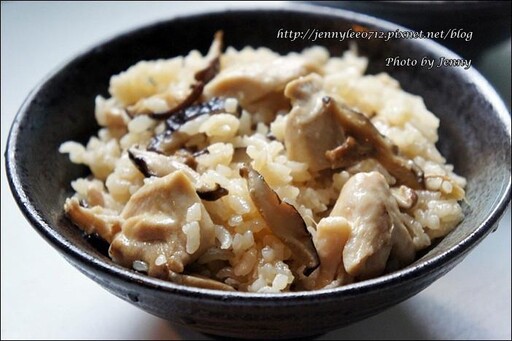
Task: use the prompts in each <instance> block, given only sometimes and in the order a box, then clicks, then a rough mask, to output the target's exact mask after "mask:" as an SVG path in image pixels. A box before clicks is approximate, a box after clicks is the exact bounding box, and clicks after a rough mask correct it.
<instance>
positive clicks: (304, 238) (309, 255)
mask: <svg viewBox="0 0 512 341" xmlns="http://www.w3.org/2000/svg"><path fill="white" fill-rule="evenodd" d="M240 175H241V176H242V177H244V178H245V179H246V180H247V184H248V186H249V193H250V196H251V199H252V201H253V202H254V205H255V206H256V207H257V209H258V211H259V212H260V214H261V216H262V217H263V219H264V220H265V222H266V223H267V225H268V227H269V228H270V230H272V232H273V233H274V234H275V235H276V236H277V237H278V238H279V239H281V240H282V241H283V243H284V244H285V245H286V246H288V248H290V250H291V251H292V253H293V255H294V256H295V257H296V259H297V260H298V261H299V262H301V264H305V265H306V268H305V270H304V274H305V275H309V274H310V273H311V272H312V271H313V270H315V269H316V268H317V267H318V266H319V265H320V260H319V257H318V253H317V251H316V249H315V246H314V244H313V240H312V237H311V235H310V234H309V232H308V230H307V227H306V223H305V222H304V219H302V217H301V215H300V214H299V212H298V211H297V210H296V209H295V207H293V206H292V205H290V204H288V203H286V202H283V201H281V199H279V196H278V195H277V193H276V192H274V191H273V190H272V188H270V186H269V185H268V184H267V183H266V181H265V179H264V178H263V176H262V175H261V174H260V173H258V172H257V171H256V170H254V169H253V168H252V167H251V166H250V165H244V166H243V167H242V168H241V169H240Z"/></svg>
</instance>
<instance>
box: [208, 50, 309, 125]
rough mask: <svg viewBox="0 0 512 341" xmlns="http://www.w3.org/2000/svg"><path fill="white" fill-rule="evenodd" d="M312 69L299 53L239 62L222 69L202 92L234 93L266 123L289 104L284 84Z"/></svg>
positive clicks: (210, 95) (212, 93)
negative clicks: (245, 62)
mask: <svg viewBox="0 0 512 341" xmlns="http://www.w3.org/2000/svg"><path fill="white" fill-rule="evenodd" d="M314 70H315V67H314V65H313V64H312V63H311V62H309V61H308V60H306V59H304V58H301V57H298V56H287V57H276V58H273V59H271V60H264V61H260V62H254V63H249V64H238V65H235V66H233V67H228V68H226V69H224V70H222V71H221V72H220V73H219V74H218V75H217V77H215V78H214V79H213V80H212V81H211V82H210V83H208V85H206V87H205V89H204V93H205V95H206V96H207V97H214V96H225V97H236V98H237V99H238V101H239V102H240V104H241V105H242V107H243V108H244V109H247V110H249V112H253V113H260V114H261V116H262V119H263V121H264V122H265V123H267V124H269V123H270V122H272V121H273V119H274V118H275V114H276V112H277V111H279V110H282V109H284V110H287V109H288V108H289V101H288V100H287V99H286V97H285V96H284V94H283V90H284V88H285V86H286V84H288V82H290V81H292V80H294V79H296V78H298V77H300V76H304V75H306V74H308V73H310V72H312V71H314ZM262 110H266V111H262Z"/></svg>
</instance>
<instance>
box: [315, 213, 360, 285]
mask: <svg viewBox="0 0 512 341" xmlns="http://www.w3.org/2000/svg"><path fill="white" fill-rule="evenodd" d="M350 233H351V227H350V224H349V222H348V221H347V220H346V219H345V218H343V217H325V218H323V219H321V220H320V222H319V223H318V225H317V227H316V233H315V237H314V238H313V242H314V243H315V248H316V250H317V252H318V257H319V258H320V267H319V268H318V270H317V273H316V274H312V275H311V276H310V277H311V278H312V280H313V281H314V283H312V284H307V285H308V287H309V289H310V290H311V289H321V288H324V287H326V286H328V285H330V284H332V283H333V281H336V286H338V285H343V284H347V283H348V282H350V281H351V276H350V275H348V274H347V272H346V271H345V268H344V267H343V248H344V247H345V244H346V242H347V240H348V239H349V237H350Z"/></svg>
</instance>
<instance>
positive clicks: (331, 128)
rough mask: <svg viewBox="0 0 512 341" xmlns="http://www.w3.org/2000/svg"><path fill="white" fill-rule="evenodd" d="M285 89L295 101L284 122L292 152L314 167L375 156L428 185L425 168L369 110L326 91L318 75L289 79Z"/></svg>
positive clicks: (403, 178)
mask: <svg viewBox="0 0 512 341" xmlns="http://www.w3.org/2000/svg"><path fill="white" fill-rule="evenodd" d="M285 94H286V96H287V97H288V98H290V100H291V102H292V104H293V108H292V110H291V112H290V114H289V117H288V120H287V122H286V127H285V138H284V142H285V145H286V150H287V155H288V158H290V159H292V160H296V161H300V162H304V163H306V164H308V165H309V169H310V170H311V171H313V172H317V171H321V170H324V169H329V168H333V169H335V168H348V167H350V166H353V165H354V164H356V163H357V162H360V161H362V160H365V159H368V158H374V159H376V160H377V161H378V162H379V163H381V164H382V166H384V167H385V168H386V170H387V171H388V172H389V173H390V174H391V175H392V176H393V177H394V178H395V179H396V180H397V182H398V183H399V184H403V185H406V186H408V187H410V188H413V189H423V188H424V181H423V172H422V171H421V169H420V168H419V167H418V166H417V165H416V164H415V163H414V162H413V161H412V160H408V159H406V158H404V157H402V156H400V155H399V151H398V148H397V147H396V146H395V145H393V143H392V142H391V141H390V140H389V139H387V138H386V137H385V136H382V135H381V134H380V133H379V131H378V130H377V128H375V126H374V125H373V123H372V122H371V121H370V119H368V118H367V117H366V116H365V115H363V114H361V113H359V112H356V111H354V110H352V109H351V108H349V107H347V106H345V105H343V104H341V103H337V102H336V101H335V100H334V99H333V98H331V97H328V96H326V95H325V93H324V91H323V90H322V81H321V78H320V77H319V76H318V75H315V74H311V75H308V76H307V77H301V78H299V79H297V80H295V81H293V82H290V83H289V84H288V85H287V86H286V89H285Z"/></svg>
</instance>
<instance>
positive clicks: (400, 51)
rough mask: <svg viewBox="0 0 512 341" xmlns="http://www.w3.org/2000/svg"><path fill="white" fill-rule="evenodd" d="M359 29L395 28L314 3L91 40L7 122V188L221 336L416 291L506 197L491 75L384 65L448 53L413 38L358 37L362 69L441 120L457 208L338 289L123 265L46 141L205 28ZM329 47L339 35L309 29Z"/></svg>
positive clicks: (75, 242) (115, 276) (44, 227)
mask: <svg viewBox="0 0 512 341" xmlns="http://www.w3.org/2000/svg"><path fill="white" fill-rule="evenodd" d="M354 24H357V25H360V26H364V27H367V28H368V29H372V30H395V29H396V28H397V26H395V25H392V24H389V23H386V22H384V21H381V20H377V19H373V18H371V17H367V16H363V15H358V14H354V13H351V12H346V11H341V10H326V9H321V8H306V9H300V8H299V9H295V10H291V9H280V10H275V9H274V10H237V11H225V12H214V13H207V14H202V15H196V16H189V17H181V18H175V19H172V20H169V21H163V22H159V23H156V24H153V25H151V26H147V27H144V28H141V29H137V30H134V31H132V32H129V33H127V34H124V35H120V36H118V37H116V38H114V39H111V40H109V41H107V42H104V43H102V44H99V45H97V46H96V47H94V48H92V49H90V50H88V51H87V52H85V53H83V54H81V55H79V56H78V57H76V58H75V59H73V60H72V61H70V62H69V63H67V64H66V65H64V66H63V67H61V68H59V69H58V70H57V71H55V72H53V73H52V74H51V75H50V76H48V77H47V78H46V79H45V80H44V81H43V82H42V83H41V84H40V85H39V86H37V87H36V88H35V89H34V90H33V91H32V92H31V93H30V95H29V96H28V98H27V99H26V101H25V102H24V104H23V106H22V107H21V109H20V110H19V112H18V114H17V116H16V119H15V121H14V123H13V126H12V128H11V132H10V136H9V141H8V145H7V149H6V155H5V156H6V168H7V175H8V178H9V184H10V186H11V189H12V192H13V194H14V197H15V199H16V201H17V203H18V205H19V207H20V208H21V210H22V212H23V213H24V215H25V217H26V218H27V219H28V220H29V221H30V223H31V224H32V226H33V227H34V229H35V230H36V231H37V232H38V233H40V234H41V235H42V236H43V237H44V238H45V239H46V240H47V241H48V242H49V243H50V244H51V245H52V246H53V247H54V248H55V249H57V250H58V251H59V252H60V253H61V254H62V255H63V256H64V257H65V258H66V259H67V260H68V261H69V262H70V263H71V264H73V265H74V266H75V267H76V268H78V269H79V270H80V271H82V272H83V273H84V274H85V275H87V276H88V277H90V278H92V279H93V280H94V281H96V282H98V283H99V284H100V285H102V286H103V287H104V288H105V289H107V290H108V291H110V292H111V293H113V294H114V295H116V296H118V297H121V298H122V299H124V300H126V301H129V302H131V303H133V304H134V305H136V306H138V307H140V308H142V309H144V310H145V311H147V312H149V313H152V314H154V315H156V316H159V317H161V318H164V319H167V320H169V321H172V322H173V323H177V324H182V325H186V326H188V327H190V328H194V329H196V330H198V331H201V332H204V333H209V334H216V335H224V336H231V337H241V338H247V337H253V338H262V337H271V338H293V337H301V336H309V335H316V334H319V333H323V332H327V331H329V330H333V329H336V328H339V327H341V326H344V325H348V324H350V323H352V322H355V321H358V320H361V319H363V318H366V317H368V316H371V315H374V314H376V313H378V312H380V311H382V310H384V309H386V308H388V307H390V306H392V305H395V304H397V303H399V302H400V301H403V300H405V299H407V298H408V297H410V296H412V295H414V294H416V293H418V292H419V291H421V290H422V289H424V288H425V287H427V286H428V285H429V284H431V283H432V282H433V281H435V280H436V279H438V278H439V277H441V276H442V275H443V274H445V273H446V272H448V271H449V270H450V269H452V268H453V267H454V266H455V265H456V264H457V263H459V262H460V261H461V260H462V259H463V258H464V256H465V255H466V254H467V253H468V252H469V251H470V250H471V249H472V248H473V247H475V246H476V245H477V244H478V243H479V242H480V241H481V240H482V239H483V238H484V237H485V236H486V235H487V234H488V233H490V232H491V231H492V230H493V228H495V227H496V226H497V224H498V221H499V218H500V217H501V215H502V214H503V212H504V210H505V208H506V205H507V202H508V201H509V200H510V116H509V114H508V112H507V110H506V108H505V107H504V105H503V103H502V102H501V100H500V99H499V97H498V96H497V95H496V93H495V91H494V90H493V89H492V88H491V86H490V85H489V84H488V83H487V82H486V81H485V80H484V79H483V77H481V76H480V75H479V74H478V72H476V71H475V70H473V69H469V70H464V69H461V68H456V67H452V68H433V69H430V70H429V69H428V68H424V67H420V66H415V67H386V66H385V58H386V57H389V56H395V55H400V56H403V57H404V58H407V57H410V58H422V57H423V56H429V57H430V58H439V57H441V56H443V57H447V58H456V57H457V56H456V55H454V54H453V53H452V52H450V51H448V50H446V49H445V48H443V47H441V46H439V45H437V44H435V43H433V42H431V41H424V40H422V41H420V40H395V41H389V42H387V43H385V42H383V41H381V40H358V41H357V44H358V48H359V51H360V53H361V54H362V55H364V56H367V57H368V58H369V65H370V67H369V73H377V72H387V73H389V74H390V75H391V76H392V77H394V78H396V79H398V80H399V81H400V83H401V85H402V87H403V88H404V89H405V90H406V91H409V92H411V93H414V94H417V95H420V96H422V97H423V99H424V101H425V103H426V105H427V107H428V108H429V109H430V110H431V111H433V112H434V113H435V114H436V115H437V116H438V117H439V118H440V120H441V127H440V131H439V133H440V144H439V147H440V149H441V151H442V152H443V154H444V155H445V156H446V157H447V159H448V162H449V163H452V164H454V165H455V169H456V171H457V172H458V173H459V174H461V175H463V176H465V177H466V178H467V180H468V185H467V202H468V203H469V205H464V207H463V209H464V213H465V214H466V218H465V220H464V221H463V222H462V223H461V224H460V225H459V226H458V227H457V228H456V229H455V230H454V231H453V232H452V233H450V234H449V235H448V236H446V237H445V238H443V239H442V240H441V241H440V242H439V243H437V244H436V245H435V246H434V247H432V248H431V249H429V250H428V252H426V253H425V254H423V255H422V256H421V257H420V258H419V259H417V261H415V262H414V263H413V264H411V265H410V266H408V267H406V268H404V269H402V270H400V271H397V272H394V273H391V274H388V275H385V276H382V277H379V278H376V279H372V280H367V281H363V282H360V283H355V284H352V285H347V286H344V287H340V288H335V289H329V290H323V291H316V292H296V293H285V294H256V293H228V292H221V291H215V290H207V289H198V288H193V287H184V286H180V285H176V284H173V283H169V282H165V281H162V280H158V279H155V278H150V277H148V276H145V275H143V274H140V273H137V272H135V271H133V270H130V269H126V268H123V267H121V266H119V265H117V264H115V263H114V262H112V261H111V260H110V259H109V258H108V257H106V256H105V255H104V254H103V253H101V252H100V251H99V250H98V248H96V247H95V246H94V245H93V244H92V243H90V242H89V239H87V238H84V236H83V234H82V233H81V232H80V231H79V229H78V228H76V227H75V226H74V225H73V224H72V223H71V222H70V221H69V220H68V219H67V218H65V216H64V215H63V208H62V207H63V203H64V201H65V199H66V198H67V197H68V196H70V195H71V194H72V189H71V187H70V182H71V181H72V180H74V179H76V178H78V177H81V176H85V175H86V174H87V169H86V168H85V167H82V166H79V165H75V164H72V163H71V162H69V160H68V158H67V156H66V155H62V154H60V153H58V148H59V145H60V144H61V143H63V142H64V141H68V140H75V141H80V142H86V141H87V139H88V137H89V136H91V135H93V134H95V133H96V131H97V129H98V126H97V125H96V123H95V119H94V114H93V113H94V98H95V96H96V95H98V94H101V95H103V96H107V95H108V92H107V87H108V84H109V78H110V76H111V75H113V74H117V73H119V72H120V71H123V70H125V69H126V68H128V67H129V66H130V65H132V64H134V63H135V62H137V61H139V60H143V59H146V60H148V59H157V58H168V57H172V56H176V55H183V54H186V53H187V52H188V51H190V50H191V49H199V50H200V51H206V50H207V48H208V46H209V44H210V40H211V37H212V36H213V33H214V32H215V31H216V30H218V29H222V30H224V32H225V44H226V46H234V47H236V48H241V47H243V46H246V45H251V46H267V47H269V48H271V49H273V50H276V51H279V52H281V53H285V52H289V51H300V50H302V49H303V48H305V47H307V46H310V45H311V44H312V43H311V42H308V41H307V40H299V39H297V40H295V41H291V40H289V39H278V38H277V32H278V30H279V29H280V28H284V29H287V30H295V31H298V30H303V31H306V30H307V29H308V28H317V29H319V30H325V31H334V30H346V29H348V28H350V27H351V26H352V25H354ZM317 43H319V44H322V45H324V46H325V47H327V48H328V49H329V51H330V52H331V53H332V54H333V55H340V54H341V53H342V52H343V51H344V50H346V49H347V48H348V41H343V42H339V41H333V40H322V41H317Z"/></svg>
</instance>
